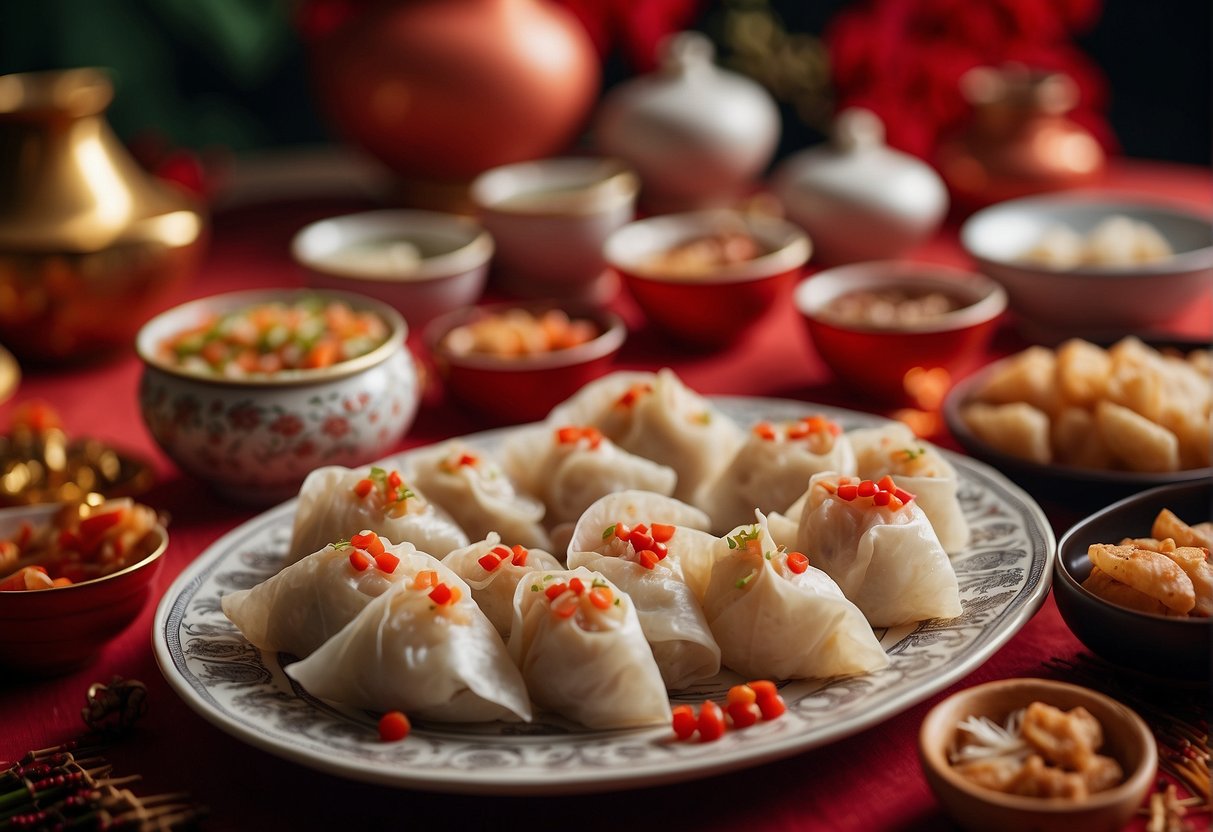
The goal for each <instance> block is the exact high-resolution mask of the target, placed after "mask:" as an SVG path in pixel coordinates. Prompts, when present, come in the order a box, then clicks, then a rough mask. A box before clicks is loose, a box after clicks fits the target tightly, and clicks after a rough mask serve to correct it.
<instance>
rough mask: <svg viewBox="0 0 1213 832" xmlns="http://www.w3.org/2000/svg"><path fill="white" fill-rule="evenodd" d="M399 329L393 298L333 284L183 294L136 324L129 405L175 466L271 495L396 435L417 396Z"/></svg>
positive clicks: (249, 495) (254, 498)
mask: <svg viewBox="0 0 1213 832" xmlns="http://www.w3.org/2000/svg"><path fill="white" fill-rule="evenodd" d="M407 331H408V330H407V326H406V324H405V322H404V319H403V318H402V317H401V316H400V314H399V313H398V312H396V310H395V309H393V308H392V307H390V306H388V305H387V304H385V303H383V302H381V301H377V300H374V299H372V298H369V297H365V296H362V295H355V294H348V293H343V292H331V291H330V292H320V291H312V290H287V289H272V290H255V291H247V292H231V293H228V294H223V295H212V296H210V297H206V298H202V299H200V300H196V301H191V302H189V303H185V304H182V305H181V306H177V307H175V308H173V309H170V310H168V311H167V312H164V313H162V314H160V315H158V316H156V317H155V318H153V319H152V320H150V321H149V322H148V323H147V324H145V325H144V327H143V329H141V330H140V332H139V336H138V338H137V340H136V350H137V352H138V354H139V357H140V358H141V359H142V360H143V365H144V366H143V375H142V377H141V379H140V383H139V404H140V412H141V415H142V416H143V421H144V423H145V424H146V425H147V428H148V431H149V432H150V433H151V435H152V437H153V438H154V439H155V440H156V442H157V443H158V444H159V445H160V447H161V449H162V450H163V451H164V452H165V453H166V454H167V455H168V456H169V457H170V458H171V459H172V460H173V461H174V462H175V463H177V466H178V467H179V468H181V469H182V470H183V471H185V472H186V473H188V474H191V475H193V476H195V477H197V478H198V479H200V480H202V481H203V482H205V483H207V484H209V485H210V486H212V487H213V488H214V489H215V490H216V491H217V492H218V493H219V494H220V495H221V496H223V497H226V498H228V499H231V500H234V501H237V502H244V503H253V504H267V503H274V502H278V501H280V500H284V499H286V498H287V497H290V496H292V495H293V494H295V492H297V491H298V490H299V485H300V483H302V482H303V479H304V477H306V476H307V475H308V473H309V472H311V471H312V469H314V468H316V467H317V466H319V465H321V464H329V465H360V464H362V463H365V462H369V461H371V460H373V459H378V458H380V457H382V456H384V455H386V454H387V453H388V452H390V451H391V450H392V449H393V447H395V445H396V443H397V442H398V441H399V440H400V437H401V435H402V434H403V433H404V432H405V431H406V430H407V429H408V428H409V426H410V425H411V424H412V422H413V417H414V415H415V414H416V412H417V404H418V380H417V368H416V365H415V364H414V362H413V359H412V356H411V355H410V354H409V352H408V349H407V347H406V346H405V342H404V339H405V334H406V333H407Z"/></svg>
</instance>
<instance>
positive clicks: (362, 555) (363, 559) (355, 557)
mask: <svg viewBox="0 0 1213 832" xmlns="http://www.w3.org/2000/svg"><path fill="white" fill-rule="evenodd" d="M370 565H371V559H370V556H368V555H367V553H366V552H364V551H363V550H361V549H354V550H353V551H352V552H350V566H352V567H354V569H356V570H357V571H359V572H365V571H366V570H367V568H368V567H369V566H370Z"/></svg>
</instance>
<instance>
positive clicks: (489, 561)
mask: <svg viewBox="0 0 1213 832" xmlns="http://www.w3.org/2000/svg"><path fill="white" fill-rule="evenodd" d="M476 562H477V563H478V564H480V565H481V566H482V567H483V568H484V571H485V572H492V571H493V570H494V569H496V568H497V567H498V566H500V565H501V557H500V556H499V555H498V554H497V553H496V552H486V553H485V554H483V555H481V556H480V557H479V558H477V559H476Z"/></svg>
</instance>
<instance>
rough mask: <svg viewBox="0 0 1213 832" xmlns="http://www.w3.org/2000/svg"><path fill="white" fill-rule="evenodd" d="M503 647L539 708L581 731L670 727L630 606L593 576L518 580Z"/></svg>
mask: <svg viewBox="0 0 1213 832" xmlns="http://www.w3.org/2000/svg"><path fill="white" fill-rule="evenodd" d="M509 649H510V655H511V656H512V657H513V659H514V661H515V663H516V664H517V665H518V667H519V668H521V670H522V676H523V678H524V679H525V680H526V684H527V689H528V690H529V691H530V693H531V698H532V699H533V700H534V702H535V704H536V705H538V706H540V707H541V708H546V709H547V710H549V711H553V712H555V713H557V714H560V715H562V716H564V717H567V718H568V719H571V720H573V721H574V722H579V723H581V724H582V725H584V726H586V727H587V728H632V727H636V726H642V725H668V724H669V721H670V719H671V713H670V702H669V699H668V698H667V695H666V689H665V684H664V683H663V682H662V679H661V672H660V671H659V670H658V668H657V663H656V662H655V661H654V660H653V653H652V651H651V650H650V649H649V645H648V642H647V641H646V640H645V637H644V631H643V630H642V629H641V627H640V620H639V619H638V618H637V616H636V609H635V607H634V606H633V604H632V601H631V599H630V598H629V597H628V596H627V595H626V594H625V593H623V592H620V590H619V589H618V587H616V586H614V585H613V584H612V583H611V582H610V581H609V580H607V579H606V578H605V577H604V576H603V575H602V574H600V573H597V572H591V571H590V570H588V569H585V568H580V569H575V570H571V571H560V572H535V573H532V574H531V575H530V577H528V578H527V579H526V580H524V581H523V582H522V583H520V584H519V585H518V591H517V594H516V595H515V596H514V625H513V627H512V628H511V630H510V643H509Z"/></svg>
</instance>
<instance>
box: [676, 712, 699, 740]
mask: <svg viewBox="0 0 1213 832" xmlns="http://www.w3.org/2000/svg"><path fill="white" fill-rule="evenodd" d="M672 713H673V715H674V716H673V720H672V723H673V726H674V736H676V737H678V739H680V740H689V739H690V738H691V737H693V736H694V735H695V731H696V730H697V729H698V728H699V717H697V716H696V715H695V709H694V708H692V707H691V706H690V705H675V706H674V708H673V711H672Z"/></svg>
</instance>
